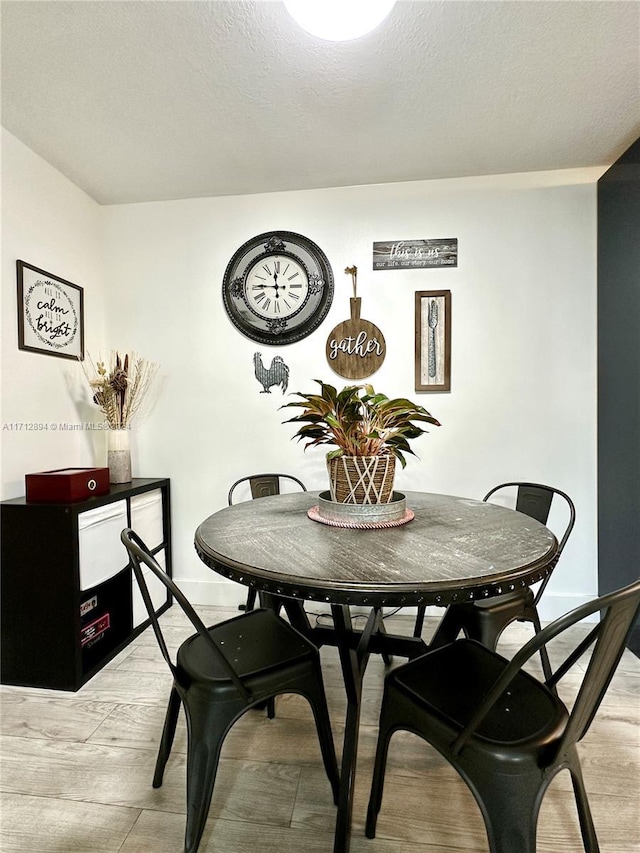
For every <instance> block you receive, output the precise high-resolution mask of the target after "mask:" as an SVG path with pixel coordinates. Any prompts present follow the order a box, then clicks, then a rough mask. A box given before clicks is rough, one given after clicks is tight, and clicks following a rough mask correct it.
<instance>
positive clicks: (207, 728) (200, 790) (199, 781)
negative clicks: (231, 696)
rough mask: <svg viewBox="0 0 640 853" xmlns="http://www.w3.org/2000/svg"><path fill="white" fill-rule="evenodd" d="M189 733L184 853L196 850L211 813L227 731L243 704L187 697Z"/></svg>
mask: <svg viewBox="0 0 640 853" xmlns="http://www.w3.org/2000/svg"><path fill="white" fill-rule="evenodd" d="M184 707H185V712H186V716H187V731H188V736H189V743H188V750H187V828H186V832H185V842H184V853H197V850H198V847H199V845H200V841H201V839H202V833H203V832H204V828H205V824H206V822H207V817H208V814H209V806H210V805H211V797H212V795H213V786H214V783H215V779H216V772H217V769H218V761H219V759H220V750H221V749H222V743H223V741H224V738H225V735H226V734H227V731H228V730H229V728H230V726H231V725H232V723H233V722H234V721H235V720H236V719H237V717H238V715H239V713H240V712H241V711H242V710H243V709H244V707H245V706H244V704H243V703H242V704H238V705H237V704H236V703H233V704H231V703H229V704H225V706H224V707H223V706H222V705H220V704H215V705H214V704H213V703H210V702H207V701H206V699H205V700H203V699H202V698H201V697H198V698H197V699H194V700H192V701H189V698H188V694H187V697H185V700H184Z"/></svg>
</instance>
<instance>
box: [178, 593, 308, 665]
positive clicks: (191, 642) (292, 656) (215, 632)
mask: <svg viewBox="0 0 640 853" xmlns="http://www.w3.org/2000/svg"><path fill="white" fill-rule="evenodd" d="M208 631H209V634H211V636H212V637H213V638H214V639H215V641H216V642H217V643H218V644H219V645H220V646H222V648H223V650H224V651H225V653H226V654H227V655H228V657H229V661H230V663H231V664H232V666H233V668H234V670H235V671H236V672H237V674H238V675H239V677H240V678H250V677H251V676H252V675H255V674H256V673H259V674H260V675H263V674H264V673H266V672H269V671H270V670H272V669H275V668H277V667H282V666H286V665H293V664H295V663H298V662H303V661H308V660H309V658H310V657H311V656H312V655H313V654H317V650H316V648H315V646H313V645H312V644H311V643H310V642H309V641H308V640H306V639H305V638H304V637H303V636H302V634H300V633H299V632H298V631H296V630H295V628H292V627H291V626H290V625H288V624H287V623H286V622H284V621H283V620H282V619H280V618H279V617H278V616H276V615H275V613H273V611H271V610H262V609H257V610H251V611H249V612H248V613H246V614H245V615H244V616H237V617H236V618H235V619H229V620H227V621H226V622H223V623H221V624H220V625H213V626H211V627H210V628H209V629H208ZM177 664H178V667H179V669H181V670H183V671H184V672H186V673H187V674H188V675H189V676H190V678H192V679H194V680H197V681H209V682H215V681H220V682H229V681H230V679H229V676H228V674H227V672H226V671H225V669H224V668H223V667H222V665H221V664H220V662H219V661H218V660H217V659H216V658H215V657H214V656H213V654H212V653H211V649H210V648H209V647H208V646H207V644H206V642H205V640H204V639H203V638H202V637H201V636H200V635H199V634H193V636H191V637H189V638H188V639H187V640H185V641H184V643H183V644H182V645H181V646H180V649H179V650H178V654H177Z"/></svg>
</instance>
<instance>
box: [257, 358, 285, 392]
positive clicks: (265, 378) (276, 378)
mask: <svg viewBox="0 0 640 853" xmlns="http://www.w3.org/2000/svg"><path fill="white" fill-rule="evenodd" d="M253 367H254V371H255V374H256V379H257V380H258V382H259V383H260V384H261V385H262V391H261V392H260V393H261V394H270V393H271V390H270V389H271V388H273V387H274V386H276V387H277V386H280V387H281V388H282V393H283V394H284V393H285V391H286V390H287V387H288V385H289V368H288V367H287V365H286V364H285V363H284V361H283V360H282V357H281V356H279V355H276V356H274V358H273V360H272V362H271V366H270V367H265V366H264V364H263V363H262V354H261V353H259V352H257V353H256V354H255V355H254V356H253Z"/></svg>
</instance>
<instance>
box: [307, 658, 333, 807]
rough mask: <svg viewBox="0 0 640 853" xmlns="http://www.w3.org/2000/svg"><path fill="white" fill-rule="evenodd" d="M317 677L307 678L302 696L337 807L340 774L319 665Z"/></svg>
mask: <svg viewBox="0 0 640 853" xmlns="http://www.w3.org/2000/svg"><path fill="white" fill-rule="evenodd" d="M316 672H317V676H316V677H315V678H309V679H308V680H307V681H306V684H305V685H304V696H305V698H306V699H307V701H308V702H309V704H310V705H311V710H312V711H313V717H314V720H315V723H316V730H317V732H318V741H319V743H320V752H321V753H322V761H323V762H324V769H325V772H326V774H327V778H328V779H329V783H330V785H331V791H332V793H333V802H334V803H335V804H336V805H338V797H339V795H340V773H339V772H338V761H337V759H336V748H335V745H334V742H333V733H332V731H331V719H330V717H329V708H328V707H327V700H326V697H325V694H324V691H323V688H322V673H321V671H320V664H319V663H318V665H317V667H316Z"/></svg>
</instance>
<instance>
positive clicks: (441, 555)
mask: <svg viewBox="0 0 640 853" xmlns="http://www.w3.org/2000/svg"><path fill="white" fill-rule="evenodd" d="M318 494H319V493H318V492H301V493H296V494H287V495H277V496H274V497H267V498H260V499H259V500H253V501H246V502H244V503H240V504H236V505H234V506H230V507H226V508H225V509H222V510H220V511H219V512H216V513H215V514H214V515H212V516H210V517H209V518H208V519H206V520H205V521H203V522H202V524H201V525H200V526H199V527H198V529H197V531H196V535H195V547H196V550H197V552H198V554H199V556H200V558H201V559H202V560H203V562H204V563H205V564H206V565H208V566H209V567H210V568H212V569H214V571H216V572H218V573H220V574H222V575H225V576H226V577H229V578H231V579H232V580H234V581H238V582H239V583H242V584H245V585H247V586H253V587H255V588H256V589H258V590H260V591H264V592H269V593H272V594H275V595H280V596H285V597H288V598H297V599H303V600H305V599H306V600H310V601H326V602H331V603H333V604H354V605H366V606H383V605H384V606H394V607H395V606H399V605H416V604H449V603H451V602H452V601H458V602H461V601H471V600H474V599H478V598H486V597H489V596H492V595H499V594H501V593H503V592H508V591H509V590H512V589H516V588H520V587H524V586H528V585H530V584H532V583H535V582H536V581H538V580H542V578H544V577H545V576H546V575H547V574H548V572H549V570H550V568H551V566H552V565H553V561H554V558H555V556H556V553H557V548H558V543H557V541H556V538H555V536H554V535H553V534H552V533H551V531H550V530H548V529H547V528H546V527H545V526H544V525H542V524H540V523H539V522H537V521H535V520H534V519H532V518H530V517H529V516H527V515H523V514H522V513H519V512H515V511H514V510H511V509H506V508H505V507H501V506H499V505H496V504H492V503H484V502H482V501H476V500H471V499H469V498H463V497H455V496H452V495H436V494H427V493H424V492H406V502H407V507H409V508H410V509H412V510H413V512H414V513H415V518H414V519H413V520H412V521H410V522H409V523H408V524H405V525H403V526H401V527H394V528H387V529H381V530H354V529H346V528H337V527H329V526H327V525H324V524H320V523H318V522H316V521H312V520H311V519H310V518H308V516H307V509H309V508H310V507H311V506H313V505H315V504H317V502H318Z"/></svg>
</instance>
